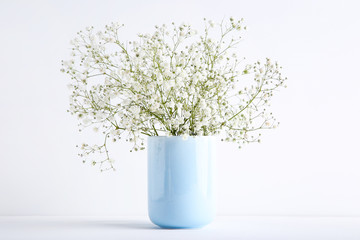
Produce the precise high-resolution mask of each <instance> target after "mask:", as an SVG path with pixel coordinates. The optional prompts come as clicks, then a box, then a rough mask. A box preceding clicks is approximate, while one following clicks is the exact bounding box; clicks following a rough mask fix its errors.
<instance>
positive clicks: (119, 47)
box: [61, 18, 286, 167]
mask: <svg viewBox="0 0 360 240" xmlns="http://www.w3.org/2000/svg"><path fill="white" fill-rule="evenodd" d="M205 21H206V22H205V30H204V31H203V33H201V34H199V31H197V30H196V29H193V28H192V27H191V26H190V25H189V24H181V25H175V24H173V25H172V27H171V28H168V27H167V26H166V25H161V26H157V27H156V28H155V31H154V32H153V33H149V34H139V39H137V40H136V41H129V42H122V41H120V40H119V39H122V37H121V38H120V34H122V33H120V32H121V28H123V25H122V24H119V23H111V24H108V25H106V26H105V31H98V30H95V29H94V27H88V28H87V29H86V30H84V31H80V32H79V33H78V36H77V37H76V38H75V39H74V40H72V41H71V44H72V48H71V52H70V55H71V59H69V60H66V61H62V68H61V71H62V72H64V73H66V74H68V75H70V78H71V83H70V84H69V85H68V88H69V91H70V100H69V102H70V107H69V112H70V113H71V114H73V115H75V116H77V118H78V120H79V124H80V126H81V127H83V128H86V127H88V126H91V125H93V124H96V125H94V126H95V127H93V130H94V131H95V132H98V133H99V134H104V137H105V141H104V144H103V145H99V146H98V147H96V148H94V147H93V146H92V147H90V146H89V145H86V147H84V149H82V150H83V151H86V154H85V153H83V155H88V154H89V153H93V152H94V151H95V150H96V151H98V152H100V153H105V154H106V155H107V157H106V159H107V162H108V163H109V164H110V167H112V160H110V158H109V157H108V151H107V148H106V144H107V143H108V141H106V139H107V138H109V137H111V139H110V140H113V141H116V140H117V139H125V140H127V141H129V142H131V143H133V149H132V150H135V151H137V150H142V149H144V146H143V145H144V143H143V141H144V136H146V135H147V136H158V135H164V136H174V135H175V136H185V137H187V136H202V135H204V136H209V135H217V134H221V135H222V136H224V140H226V141H231V142H236V143H237V144H239V146H241V145H243V144H244V143H249V142H257V141H258V140H259V137H260V135H259V134H257V132H258V131H260V130H262V129H269V128H275V127H276V126H278V122H277V121H276V120H275V118H274V117H273V115H272V114H271V112H269V105H270V102H271V98H272V96H273V93H274V92H275V90H277V89H278V88H279V87H281V86H284V81H285V80H286V78H284V77H282V75H281V67H280V66H279V65H278V63H277V62H275V61H271V60H270V59H265V61H264V63H262V62H261V61H257V62H255V63H253V64H249V63H245V61H244V58H243V57H241V56H239V52H238V51H237V49H236V46H237V44H239V43H240V39H242V32H243V30H245V29H246V27H245V26H244V24H243V20H242V19H240V20H235V19H233V18H230V19H229V20H228V21H224V22H221V23H215V22H214V21H212V20H205ZM217 36H218V37H217ZM110 142H111V141H110Z"/></svg>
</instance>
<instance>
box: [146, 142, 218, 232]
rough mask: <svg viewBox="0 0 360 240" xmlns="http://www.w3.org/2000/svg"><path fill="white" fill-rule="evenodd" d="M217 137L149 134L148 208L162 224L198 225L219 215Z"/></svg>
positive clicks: (164, 226)
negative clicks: (184, 137)
mask: <svg viewBox="0 0 360 240" xmlns="http://www.w3.org/2000/svg"><path fill="white" fill-rule="evenodd" d="M214 164H215V139H214V137H208V136H202V137H188V138H187V139H186V140H184V139H183V138H182V137H178V136H171V137H149V138H148V208H149V217H150V219H151V221H152V222H153V223H154V224H156V225H158V226H160V227H162V228H198V227H202V226H204V225H207V224H209V223H210V222H211V221H212V220H213V219H214V217H215V211H216V199H215V184H214V178H215V166H214Z"/></svg>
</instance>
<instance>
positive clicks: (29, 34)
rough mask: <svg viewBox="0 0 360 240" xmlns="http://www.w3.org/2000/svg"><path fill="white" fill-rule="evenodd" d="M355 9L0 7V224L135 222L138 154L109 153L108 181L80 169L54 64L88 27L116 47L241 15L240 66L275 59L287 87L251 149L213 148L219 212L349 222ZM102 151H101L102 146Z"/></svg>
mask: <svg viewBox="0 0 360 240" xmlns="http://www.w3.org/2000/svg"><path fill="white" fill-rule="evenodd" d="M359 8H360V4H358V3H357V1H265V0H264V1H224V0H222V1H209V0H208V1H191V0H182V1H23V2H21V1H1V2H0V34H1V35H0V36H1V37H0V50H1V52H0V81H1V85H0V114H1V115H0V215H146V214H147V200H146V191H147V189H146V152H141V153H129V152H128V147H129V146H128V145H126V144H122V143H118V144H117V145H116V146H115V149H114V151H113V157H114V158H115V159H117V163H116V168H117V171H116V172H112V171H109V172H105V173H101V172H99V170H98V168H97V167H91V166H89V165H84V164H82V163H81V160H80V159H78V158H77V149H76V148H75V145H76V144H78V143H82V142H83V141H84V140H89V141H96V140H97V138H94V136H92V135H91V136H88V135H80V134H78V132H77V123H76V119H74V118H73V117H72V116H70V115H69V114H67V113H66V109H67V107H68V90H67V88H66V84H67V83H68V81H69V80H68V78H67V76H65V75H64V74H62V73H60V71H59V69H60V61H61V60H62V59H68V58H69V53H70V50H69V47H70V45H69V41H70V39H72V38H73V37H74V36H75V34H76V32H77V31H78V30H81V29H83V28H84V27H86V26H88V25H94V26H95V27H97V28H102V27H103V26H104V25H105V24H108V23H110V22H111V21H120V22H123V23H124V24H125V25H126V26H127V27H126V30H125V31H124V32H123V33H124V38H126V39H129V40H131V39H132V38H134V36H135V34H136V33H140V32H151V31H152V30H153V26H154V25H155V24H162V23H170V22H172V21H175V22H177V23H181V22H189V23H192V24H193V25H194V26H196V27H201V26H202V18H203V17H207V18H209V19H214V20H215V21H221V20H222V18H223V17H230V16H233V17H235V18H241V17H243V18H245V20H246V23H247V26H248V31H247V34H246V37H245V40H244V42H243V43H242V45H241V47H240V49H239V55H243V56H246V57H248V59H250V60H256V59H264V58H265V57H270V58H272V59H276V60H278V61H279V62H280V63H281V65H282V66H283V67H284V73H285V75H287V76H288V78H289V81H288V88H287V89H283V91H281V92H278V94H277V95H276V96H275V98H274V104H273V112H274V114H275V115H276V116H277V118H278V119H279V120H280V122H281V126H280V127H279V128H278V129H276V130H275V131H271V132H266V133H264V134H263V135H264V138H263V142H262V143H261V144H253V145H249V146H247V147H245V148H243V149H242V150H240V151H239V150H237V148H236V146H233V145H231V144H219V148H218V153H219V158H218V164H217V165H218V187H219V196H218V199H219V201H218V214H219V215H311V216H313V215H315V216H329V215H331V216H355V215H357V216H359V215H360V186H359V183H360V162H359V161H360V157H359V134H360V126H359V121H360V108H359V103H360V97H359V92H360V77H359V69H360V34H359V26H360V17H359V13H358V12H359ZM99 141H101V140H100V139H99Z"/></svg>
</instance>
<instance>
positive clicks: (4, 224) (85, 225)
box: [0, 216, 360, 240]
mask: <svg viewBox="0 0 360 240" xmlns="http://www.w3.org/2000/svg"><path fill="white" fill-rule="evenodd" d="M13 239H26V240H30V239H36V240H41V239H48V240H51V239H61V240H67V239H102V240H111V239H126V240H128V239H137V240H141V239H157V240H161V239H171V240H173V239H181V240H188V239H199V240H203V239H220V240H222V239H239V240H240V239H241V240H247V239H249V240H253V239H254V240H255V239H256V240H261V239H274V240H282V239H286V240H297V239H306V240H311V239H316V240H322V239H326V240H332V239H334V240H335V239H336V240H350V239H354V240H359V239H360V217H270V216H269V217H268V216H267V217H264V216H262V217H261V216H227V217H226V216H219V217H217V218H216V220H215V221H214V222H213V223H211V224H210V225H208V226H206V227H204V228H201V229H185V230H184V229H180V230H179V229H176V230H168V229H160V228H158V227H156V226H155V225H153V224H152V223H151V222H150V221H149V220H148V218H147V217H0V240H13Z"/></svg>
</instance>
